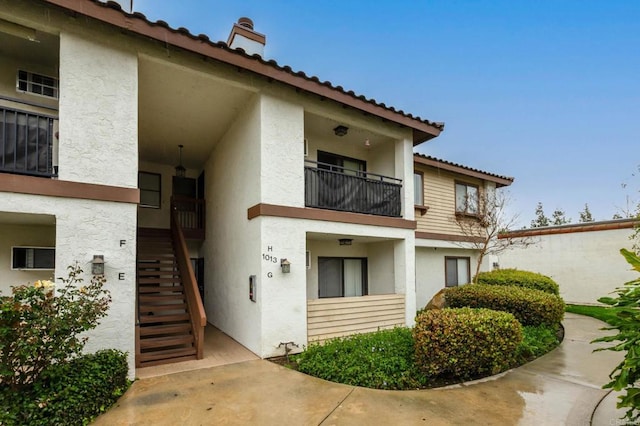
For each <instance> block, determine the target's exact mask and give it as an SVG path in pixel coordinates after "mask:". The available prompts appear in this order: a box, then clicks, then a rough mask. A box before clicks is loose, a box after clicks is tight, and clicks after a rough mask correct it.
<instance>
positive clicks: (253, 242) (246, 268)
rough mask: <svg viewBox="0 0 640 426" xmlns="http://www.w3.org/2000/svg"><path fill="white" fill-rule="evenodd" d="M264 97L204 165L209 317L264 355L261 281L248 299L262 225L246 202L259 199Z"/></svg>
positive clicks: (250, 106)
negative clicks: (250, 214)
mask: <svg viewBox="0 0 640 426" xmlns="http://www.w3.org/2000/svg"><path fill="white" fill-rule="evenodd" d="M260 111H261V109H260V101H259V96H255V97H254V98H252V100H251V101H250V102H249V104H248V105H246V106H245V109H244V110H243V111H242V112H241V113H240V114H239V115H238V118H237V119H236V121H235V122H234V123H233V124H232V125H231V127H230V128H229V130H228V131H227V133H226V134H225V136H224V137H223V138H222V140H221V141H220V142H219V143H218V144H217V145H216V147H215V148H214V150H213V152H212V155H211V157H210V158H209V160H208V161H207V163H206V165H205V179H206V183H205V199H206V203H207V206H206V208H207V228H206V239H205V241H204V243H203V246H202V253H203V255H204V259H205V300H204V303H205V309H206V313H207V319H208V321H209V322H210V323H212V324H213V325H215V326H216V327H218V328H220V329H221V330H222V331H224V332H225V333H227V334H229V335H230V336H232V337H233V338H234V339H236V340H237V341H238V342H240V343H241V344H243V345H244V346H246V347H247V348H249V349H250V350H251V351H253V352H255V353H256V354H258V355H260V352H261V350H262V349H261V338H260V335H261V315H260V313H261V305H262V300H263V299H262V294H261V289H260V286H261V281H259V282H258V293H257V296H258V300H257V302H255V303H254V302H251V301H250V300H249V276H250V275H256V276H260V275H261V263H260V254H261V250H262V247H261V244H260V238H261V235H260V225H259V223H258V222H256V221H248V219H247V208H249V207H250V206H252V205H255V204H257V203H259V202H260V185H259V182H260V162H261V160H260Z"/></svg>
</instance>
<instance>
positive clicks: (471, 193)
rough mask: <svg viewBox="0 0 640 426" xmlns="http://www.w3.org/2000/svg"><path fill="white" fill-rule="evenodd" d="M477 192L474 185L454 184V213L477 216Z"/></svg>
mask: <svg viewBox="0 0 640 426" xmlns="http://www.w3.org/2000/svg"><path fill="white" fill-rule="evenodd" d="M478 200H479V191H478V187H477V186H475V185H469V184H466V183H456V213H462V214H469V215H477V214H478V213H479V209H478Z"/></svg>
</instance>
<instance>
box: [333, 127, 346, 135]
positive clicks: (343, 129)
mask: <svg viewBox="0 0 640 426" xmlns="http://www.w3.org/2000/svg"><path fill="white" fill-rule="evenodd" d="M348 131H349V128H348V127H347V126H343V125H340V126H336V127H335V128H334V129H333V133H335V134H336V136H340V137H342V136H344V135H346V134H347V132H348Z"/></svg>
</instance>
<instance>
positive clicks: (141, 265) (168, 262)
mask: <svg viewBox="0 0 640 426" xmlns="http://www.w3.org/2000/svg"><path fill="white" fill-rule="evenodd" d="M175 265H176V261H175V259H163V261H162V263H161V262H148V263H145V262H138V269H147V268H148V269H152V268H175Z"/></svg>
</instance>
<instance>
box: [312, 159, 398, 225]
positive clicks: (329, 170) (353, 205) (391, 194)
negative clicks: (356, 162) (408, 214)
mask: <svg viewBox="0 0 640 426" xmlns="http://www.w3.org/2000/svg"><path fill="white" fill-rule="evenodd" d="M304 185H305V201H304V202H305V206H307V207H316V208H320V209H329V210H338V211H344V212H352V213H364V214H372V215H378V216H390V217H400V214H401V189H402V180H401V179H396V178H392V177H388V176H382V175H378V174H375V173H368V172H362V171H357V170H350V169H346V168H343V167H339V166H335V165H331V164H325V163H319V162H316V161H305V167H304Z"/></svg>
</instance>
